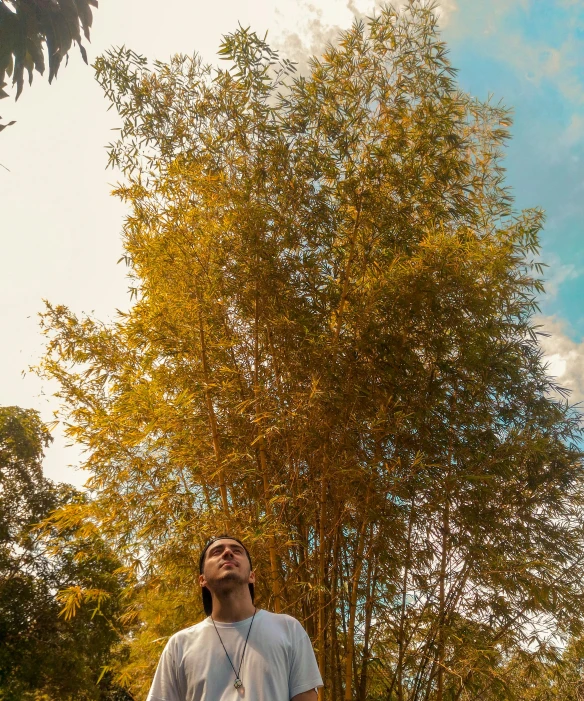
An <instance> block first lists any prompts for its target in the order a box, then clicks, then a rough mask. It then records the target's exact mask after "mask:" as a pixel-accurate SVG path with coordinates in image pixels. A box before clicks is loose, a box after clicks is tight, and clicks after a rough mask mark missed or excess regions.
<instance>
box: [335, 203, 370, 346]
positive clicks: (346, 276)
mask: <svg viewBox="0 0 584 701" xmlns="http://www.w3.org/2000/svg"><path fill="white" fill-rule="evenodd" d="M362 207H363V195H362V193H359V196H358V200H357V212H356V215H355V222H354V224H353V230H352V231H351V238H350V240H349V256H348V257H347V262H346V264H345V267H344V268H343V273H342V275H341V298H340V300H339V306H338V307H337V319H336V324H335V331H334V334H335V335H334V343H336V342H337V341H338V339H339V334H340V332H341V324H342V317H343V312H344V311H345V304H346V303H347V295H348V294H349V281H350V279H351V268H352V266H353V261H354V259H355V250H356V248H357V232H358V230H359V223H360V221H361V209H362Z"/></svg>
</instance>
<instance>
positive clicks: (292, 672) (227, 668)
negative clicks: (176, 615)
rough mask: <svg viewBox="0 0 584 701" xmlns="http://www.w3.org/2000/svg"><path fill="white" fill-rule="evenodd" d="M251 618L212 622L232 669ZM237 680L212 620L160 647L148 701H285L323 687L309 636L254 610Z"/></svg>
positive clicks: (290, 621)
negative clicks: (237, 685)
mask: <svg viewBox="0 0 584 701" xmlns="http://www.w3.org/2000/svg"><path fill="white" fill-rule="evenodd" d="M250 623H251V618H247V619H246V620H244V621H238V622H237V623H218V622H215V625H216V626H217V630H218V631H219V635H220V636H221V639H222V640H223V644H224V645H225V647H226V649H227V652H228V653H229V657H230V658H231V660H232V662H233V666H234V667H235V669H239V663H240V660H241V654H242V652H243V647H244V645H245V638H246V636H247V632H248V630H249V625H250ZM240 678H241V681H242V682H243V687H242V688H241V689H239V690H237V689H235V687H234V686H233V682H234V681H235V673H234V671H233V669H232V668H231V665H230V664H229V660H228V659H227V655H226V654H225V650H224V649H223V647H222V645H221V642H220V640H219V636H218V635H217V632H216V631H215V628H214V627H213V622H212V621H211V619H210V618H206V619H205V620H204V621H202V622H201V623H197V625H194V626H191V627H190V628H186V629H185V630H181V631H179V632H178V633H175V634H174V635H173V636H172V637H171V638H170V640H169V641H168V643H167V644H166V647H165V648H164V650H163V652H162V655H161V657H160V661H159V663H158V668H157V670H156V674H155V675H154V681H153V682H152V687H151V688H150V693H149V694H148V698H147V700H146V701H242V700H243V701H289V700H290V699H291V698H292V697H293V696H296V694H301V693H303V692H304V691H309V690H310V689H314V688H316V687H319V686H322V679H321V676H320V672H319V671H318V665H317V664H316V658H315V657H314V652H313V650H312V645H311V643H310V638H309V637H308V635H307V633H306V631H305V630H304V628H303V627H302V626H301V625H300V623H299V622H298V621H297V620H296V619H295V618H292V617H291V616H287V615H285V614H277V613H270V612H269V611H264V610H263V609H262V610H260V611H258V612H257V613H256V616H255V620H254V622H253V626H252V629H251V633H250V636H249V640H248V643H247V648H246V650H245V656H244V659H243V665H242V667H241V672H240Z"/></svg>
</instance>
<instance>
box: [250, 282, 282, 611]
mask: <svg viewBox="0 0 584 701" xmlns="http://www.w3.org/2000/svg"><path fill="white" fill-rule="evenodd" d="M259 363H260V352H259V297H258V289H257V284H256V290H255V329H254V396H255V424H256V426H257V442H258V448H259V456H260V470H261V473H262V482H263V489H264V502H265V508H266V516H268V517H269V519H270V523H269V526H268V527H269V528H270V532H269V533H268V551H269V554H270V574H271V579H272V582H271V584H272V587H271V588H272V594H273V597H274V610H275V611H276V613H280V611H281V610H282V601H281V587H280V574H279V569H278V551H277V548H276V537H275V535H274V532H273V531H272V530H271V529H272V528H273V527H274V525H273V523H272V522H273V517H274V513H273V509H272V506H271V504H270V482H269V479H268V459H267V455H266V443H265V439H264V434H263V420H262V416H261V406H260V404H261V393H260V381H259Z"/></svg>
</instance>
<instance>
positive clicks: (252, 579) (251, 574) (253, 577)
mask: <svg viewBox="0 0 584 701" xmlns="http://www.w3.org/2000/svg"><path fill="white" fill-rule="evenodd" d="M247 581H248V583H249V584H255V572H254V571H253V570H252V571H251V572H250V573H249V579H248V580H247ZM201 586H202V585H201Z"/></svg>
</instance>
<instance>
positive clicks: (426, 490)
mask: <svg viewBox="0 0 584 701" xmlns="http://www.w3.org/2000/svg"><path fill="white" fill-rule="evenodd" d="M220 53H221V56H222V58H224V59H226V60H227V61H229V63H228V64H226V65H225V67H224V68H218V69H214V68H211V67H206V66H204V65H203V64H202V62H201V61H200V59H199V58H198V57H196V56H195V57H194V58H189V57H186V56H176V57H175V58H173V59H172V60H171V61H170V63H168V64H164V63H156V64H155V65H154V66H153V67H150V66H149V65H148V63H147V61H146V59H144V58H142V57H140V56H137V55H136V54H134V53H132V52H131V51H129V50H126V49H119V50H116V51H111V52H109V53H108V54H106V55H105V56H104V57H103V58H101V59H99V60H98V61H97V64H96V69H97V76H98V80H99V81H100V83H101V84H102V86H103V88H104V90H105V92H106V95H107V96H108V98H109V99H110V100H111V102H112V104H113V105H114V106H115V108H116V109H117V110H118V112H119V114H120V116H121V119H122V130H121V132H120V138H119V139H118V140H117V141H116V142H115V143H113V144H112V145H111V147H110V159H111V163H112V164H113V165H115V166H117V167H119V168H120V169H121V171H122V172H123V175H124V179H123V182H122V183H121V184H120V185H119V187H118V188H117V189H116V194H117V195H118V196H119V197H121V198H122V199H123V200H124V201H125V202H127V204H128V205H129V208H130V214H129V215H128V217H127V219H126V222H125V226H124V259H125V262H126V263H127V265H128V268H129V271H130V276H131V280H132V293H133V299H134V304H133V306H132V307H131V309H130V311H129V312H128V313H127V314H120V315H119V317H118V318H117V320H116V321H115V322H113V323H111V324H103V323H101V322H99V321H97V320H95V319H92V318H88V317H85V318H77V317H76V316H75V315H73V314H72V313H71V312H70V311H69V310H68V309H67V308H65V307H59V306H52V305H49V306H48V307H47V311H46V313H45V315H44V326H45V330H46V332H47V334H48V353H47V356H46V359H45V362H44V371H45V372H46V373H47V374H48V375H50V376H52V377H55V378H57V379H58V380H59V382H60V384H61V397H62V400H63V406H64V412H65V415H66V416H67V420H68V434H69V436H70V438H71V439H72V440H74V441H76V442H79V443H81V444H82V445H84V446H86V448H87V454H86V455H87V457H86V460H85V467H86V469H87V470H88V471H89V474H90V479H89V487H90V489H91V491H92V494H93V497H94V498H93V501H92V502H91V503H90V504H89V505H88V507H87V513H86V514H83V513H75V514H73V515H71V514H67V512H64V513H62V514H61V515H59V516H58V517H57V518H58V519H59V518H60V519H62V520H63V522H66V521H67V519H68V518H72V519H73V520H78V521H79V520H81V521H82V520H83V519H84V518H89V519H91V521H92V522H93V523H98V524H99V527H100V529H101V530H102V532H103V533H105V534H107V535H108V537H109V538H110V539H111V541H112V542H113V543H115V545H116V548H117V551H118V553H119V556H120V557H121V558H122V559H123V560H124V562H125V563H126V565H127V567H128V568H129V569H130V570H131V571H132V572H134V573H135V577H136V586H137V592H138V593H137V594H136V597H137V598H136V599H135V602H134V607H135V608H134V610H133V611H134V614H135V621H134V625H135V632H134V633H133V634H132V636H131V637H130V638H128V640H127V641H126V643H127V645H128V646H129V652H128V653H127V654H128V655H129V658H128V659H129V660H130V661H129V662H128V663H127V665H126V667H125V671H123V672H122V673H123V674H124V675H125V677H124V678H125V679H126V680H127V681H128V682H129V683H130V684H131V685H133V688H134V690H135V691H136V693H138V696H139V697H140V698H141V697H142V694H143V693H144V689H145V688H146V685H147V682H148V678H149V675H150V674H151V671H152V669H153V665H154V664H155V663H156V657H157V655H158V653H159V650H160V645H161V644H162V642H163V641H164V639H165V638H166V636H167V635H168V634H170V633H171V632H172V631H173V630H175V629H177V628H180V627H182V626H185V625H189V624H191V623H192V622H194V621H196V620H198V619H199V617H200V616H201V615H202V611H201V607H200V602H199V598H198V593H197V586H196V581H195V579H196V575H197V567H196V562H197V556H198V552H199V550H200V548H201V545H202V544H203V542H204V541H205V539H206V537H207V536H208V535H210V534H211V533H216V532H218V531H219V532H222V531H224V530H225V529H229V530H231V531H232V532H233V533H235V534H238V535H239V536H240V537H242V538H244V539H245V540H246V541H247V543H248V546H249V548H250V550H251V551H252V554H253V556H254V559H255V561H256V563H257V571H258V578H259V585H258V602H259V605H261V606H267V607H271V608H273V609H275V610H277V611H286V612H290V613H292V614H294V615H296V616H298V617H299V618H300V619H301V620H302V621H303V623H304V625H305V626H306V628H307V630H308V631H309V633H310V635H311V636H312V637H313V640H314V643H315V647H316V651H317V656H318V660H319V663H320V665H321V668H322V670H323V673H324V677H325V679H326V691H325V697H326V698H328V699H335V700H336V699H341V698H345V699H351V698H355V697H357V698H359V699H361V700H363V699H365V698H368V699H381V698H384V699H388V698H391V699H393V698H397V699H400V700H402V699H409V700H412V701H413V700H414V699H416V700H421V699H428V698H436V699H443V698H449V699H458V698H472V697H473V696H472V694H475V695H477V694H480V693H481V690H484V689H486V688H491V687H493V686H494V687H497V688H499V686H500V687H501V688H503V687H504V685H505V683H506V682H505V661H506V659H507V658H508V656H509V655H510V654H512V653H514V652H515V651H517V650H520V649H522V648H523V646H525V644H526V639H527V637H528V636H530V635H532V634H533V635H535V640H534V641H532V642H531V647H532V648H537V645H538V642H537V637H538V635H540V633H541V631H542V630H543V627H544V626H548V627H551V628H552V629H553V631H554V632H555V633H556V634H557V635H558V639H559V638H561V637H562V636H564V635H568V634H569V633H570V631H571V630H572V629H575V628H577V627H578V621H579V616H580V611H581V598H580V594H581V585H580V582H581V574H582V572H581V565H580V563H581V562H582V559H579V558H581V557H582V544H581V533H580V528H581V526H580V523H579V522H578V520H577V518H576V514H577V511H578V508H579V506H580V504H581V466H580V453H579V452H578V450H577V449H576V448H575V441H576V440H577V438H578V436H579V424H578V418H577V416H576V414H575V413H574V412H573V411H572V410H571V409H569V408H568V407H567V406H566V405H565V404H564V403H563V402H561V401H556V400H555V399H554V398H553V396H552V394H551V392H552V390H553V389H554V387H553V384H552V382H551V380H550V379H549V378H547V377H546V373H545V370H544V368H543V366H542V358H541V352H540V349H539V346H538V344H537V336H536V329H535V327H534V322H533V320H532V314H533V312H534V310H535V309H536V304H535V296H536V295H537V294H538V293H539V292H541V290H542V287H541V282H540V280H539V276H540V272H541V271H540V268H539V267H538V264H537V263H536V262H535V260H536V254H537V251H538V232H539V230H540V228H541V226H542V220H543V215H542V213H541V212H540V211H539V210H537V209H533V210H527V211H525V212H522V213H519V214H518V213H514V212H513V211H512V208H511V197H510V195H509V192H508V191H507V190H506V189H505V187H504V184H503V169H502V166H501V152H502V147H503V145H504V142H505V139H506V138H507V137H508V127H509V124H510V119H509V113H508V111H507V110H506V109H505V108H504V107H502V106H501V105H494V104H492V103H482V102H480V101H478V100H475V99H473V98H471V97H470V96H468V95H466V94H464V93H462V92H461V91H460V90H459V89H458V88H457V86H456V83H455V80H454V71H453V69H452V68H451V66H450V64H449V62H448V60H447V57H446V53H447V52H446V47H445V45H444V43H443V42H441V41H440V39H439V37H438V36H437V33H436V26H435V19H434V16H433V14H432V11H431V8H429V7H428V6H427V5H426V4H425V3H422V2H412V3H410V4H409V5H408V7H407V8H405V9H404V10H403V11H401V12H400V13H398V12H396V11H394V10H393V9H391V8H386V9H384V10H383V11H381V13H380V14H379V15H378V16H377V17H376V18H375V19H372V20H370V21H369V22H368V23H367V24H364V23H360V22H359V23H356V24H355V25H354V27H353V28H352V29H351V30H350V31H348V32H346V33H345V34H343V35H342V37H341V38H340V40H339V42H338V44H337V45H336V46H330V47H328V49H327V51H326V53H325V54H324V55H323V56H322V57H319V58H314V59H313V61H312V63H311V69H310V74H309V75H307V76H303V77H297V78H295V77H294V74H293V67H292V66H291V65H290V64H288V63H286V62H280V60H279V59H278V57H277V56H276V54H275V53H274V52H273V51H272V50H271V49H270V48H269V47H268V46H267V44H266V43H265V41H264V40H262V39H261V38H259V37H258V36H256V35H255V34H254V33H253V32H251V31H250V30H245V29H239V30H238V31H237V32H235V33H234V34H232V35H229V36H227V37H225V40H224V43H223V45H222V48H221V52H220ZM155 640H156V641H158V642H154V641H155ZM467 694H471V695H470V696H468V695H467ZM477 698H478V696H477Z"/></svg>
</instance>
